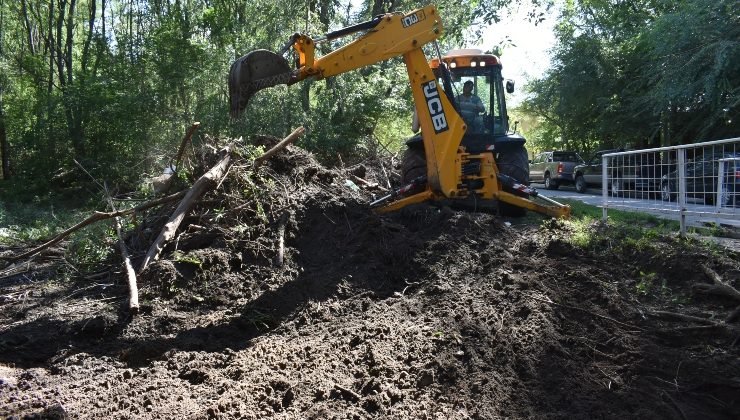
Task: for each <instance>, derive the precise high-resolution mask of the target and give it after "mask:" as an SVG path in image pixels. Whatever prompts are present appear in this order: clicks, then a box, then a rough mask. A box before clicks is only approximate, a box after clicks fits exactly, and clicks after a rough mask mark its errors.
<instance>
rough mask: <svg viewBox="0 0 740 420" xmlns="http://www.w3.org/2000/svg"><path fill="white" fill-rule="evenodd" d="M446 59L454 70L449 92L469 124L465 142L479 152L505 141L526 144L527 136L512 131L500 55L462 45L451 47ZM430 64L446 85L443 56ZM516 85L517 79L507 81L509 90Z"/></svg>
mask: <svg viewBox="0 0 740 420" xmlns="http://www.w3.org/2000/svg"><path fill="white" fill-rule="evenodd" d="M442 60H443V61H444V62H445V63H446V64H447V68H448V69H449V70H450V79H451V80H450V81H451V87H452V92H447V94H448V95H447V96H448V98H450V99H451V100H454V103H455V106H456V107H457V110H458V113H459V114H460V116H461V117H462V118H463V120H464V121H465V125H466V126H467V130H466V132H465V136H464V137H463V139H462V145H463V146H465V147H466V149H467V150H468V151H469V152H473V153H477V152H482V151H484V150H491V146H493V145H499V144H502V143H503V142H506V143H507V144H513V143H518V144H524V138H522V137H521V136H519V135H517V134H513V133H510V132H509V117H508V114H507V112H506V99H505V97H504V79H503V77H502V75H501V68H502V66H501V62H500V60H499V59H498V57H496V56H495V55H491V54H484V53H483V52H482V51H481V50H477V49H462V50H453V51H450V52H449V53H448V54H447V55H445V56H443V57H442ZM430 66H431V68H432V69H433V71H434V74H435V76H436V77H437V79H438V83H439V85H440V86H442V87H443V88H445V87H446V84H445V82H444V77H443V69H441V68H440V66H439V59H437V58H435V59H432V60H431V62H430ZM466 85H467V86H466ZM471 85H472V90H471ZM513 87H514V86H513V82H508V83H507V84H506V88H507V91H508V92H509V93H511V92H513V90H514V89H513Z"/></svg>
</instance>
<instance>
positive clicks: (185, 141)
mask: <svg viewBox="0 0 740 420" xmlns="http://www.w3.org/2000/svg"><path fill="white" fill-rule="evenodd" d="M198 127H200V122H197V121H196V122H194V123H193V125H191V126H190V128H188V131H187V133H185V137H183V139H182V141H181V142H180V148H179V149H178V150H177V157H175V171H179V170H180V162H181V161H182V157H183V156H184V155H185V148H186V147H187V145H188V143H190V139H191V138H192V137H193V134H194V133H195V130H197V129H198Z"/></svg>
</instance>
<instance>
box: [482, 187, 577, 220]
mask: <svg viewBox="0 0 740 420" xmlns="http://www.w3.org/2000/svg"><path fill="white" fill-rule="evenodd" d="M496 198H498V200H499V201H503V202H504V203H509V204H511V205H514V206H517V207H522V208H525V209H528V210H532V211H536V212H537V213H541V214H544V215H546V216H550V217H555V218H558V219H560V218H564V219H567V218H569V217H570V206H568V205H564V204H560V203H557V205H552V206H545V205H542V204H539V203H536V202H534V201H532V200H530V199H528V198H524V197H519V196H516V195H514V194H511V193H508V192H506V191H499V192H498V194H496ZM553 201H554V200H553Z"/></svg>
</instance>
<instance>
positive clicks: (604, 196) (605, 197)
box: [601, 156, 609, 222]
mask: <svg viewBox="0 0 740 420" xmlns="http://www.w3.org/2000/svg"><path fill="white" fill-rule="evenodd" d="M606 159H607V158H606V156H602V157H601V214H602V217H603V218H604V221H605V222H606V221H607V218H608V216H607V208H606V206H607V203H608V201H609V191H608V189H609V187H608V185H607V180H608V178H607V176H606V171H607V167H608V165H607V164H606Z"/></svg>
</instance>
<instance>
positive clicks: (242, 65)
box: [229, 50, 292, 118]
mask: <svg viewBox="0 0 740 420" xmlns="http://www.w3.org/2000/svg"><path fill="white" fill-rule="evenodd" d="M291 76H292V72H291V70H290V66H289V65H288V61H287V60H286V59H285V58H283V57H282V56H280V55H278V54H275V53H273V52H271V51H267V50H255V51H252V52H250V53H249V54H247V55H245V56H243V57H241V58H239V59H238V60H236V61H235V62H234V64H232V65H231V70H230V71H229V103H230V104H231V118H239V116H240V115H241V114H242V112H243V111H244V109H245V108H246V107H247V102H249V99H250V98H251V97H252V96H253V95H254V94H255V93H257V92H258V91H260V90H262V89H265V88H268V87H271V86H277V85H282V84H288V82H290V80H291Z"/></svg>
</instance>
